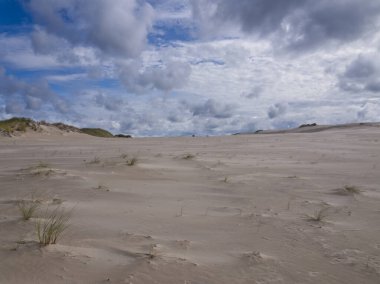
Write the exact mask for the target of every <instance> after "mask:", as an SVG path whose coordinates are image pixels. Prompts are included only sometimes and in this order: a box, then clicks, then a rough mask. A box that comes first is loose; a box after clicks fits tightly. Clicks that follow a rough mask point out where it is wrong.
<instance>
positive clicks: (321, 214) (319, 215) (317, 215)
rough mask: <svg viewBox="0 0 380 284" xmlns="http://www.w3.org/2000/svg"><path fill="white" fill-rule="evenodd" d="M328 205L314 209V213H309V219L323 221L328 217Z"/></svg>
mask: <svg viewBox="0 0 380 284" xmlns="http://www.w3.org/2000/svg"><path fill="white" fill-rule="evenodd" d="M328 209H329V208H328V207H324V208H320V209H317V210H315V211H314V215H308V216H307V220H308V221H312V222H322V221H323V220H324V219H325V218H326V217H327V210H328Z"/></svg>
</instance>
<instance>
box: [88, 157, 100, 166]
mask: <svg viewBox="0 0 380 284" xmlns="http://www.w3.org/2000/svg"><path fill="white" fill-rule="evenodd" d="M99 163H100V159H99V157H96V156H95V157H94V158H93V159H92V160H91V161H89V162H88V164H99Z"/></svg>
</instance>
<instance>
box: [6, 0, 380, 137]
mask: <svg viewBox="0 0 380 284" xmlns="http://www.w3.org/2000/svg"><path fill="white" fill-rule="evenodd" d="M14 116H18V117H20V116H22V117H30V118H33V119H36V120H46V121H50V122H58V121H59V122H64V123H68V124H72V125H75V126H78V127H101V128H104V129H107V130H109V131H111V132H112V133H114V134H116V133H124V134H132V135H134V136H182V135H192V134H195V135H224V134H231V133H236V132H250V131H256V130H259V129H279V128H291V127H297V126H299V125H300V124H304V123H314V122H315V123H317V124H337V123H351V122H364V121H365V122H378V121H380V1H379V0H318V1H315V0H286V1H284V0H237V1H231V0H91V1H88V0H0V119H7V118H10V117H14Z"/></svg>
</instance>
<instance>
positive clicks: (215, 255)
mask: <svg viewBox="0 0 380 284" xmlns="http://www.w3.org/2000/svg"><path fill="white" fill-rule="evenodd" d="M133 158H136V161H137V162H136V163H135V164H133V165H131V160H132V159H133ZM379 169H380V128H379V127H378V126H375V127H374V126H373V125H360V127H358V126H357V125H351V126H346V127H333V128H330V129H329V130H327V131H322V132H315V133H308V134H303V133H294V134H292V135H284V134H268V135H238V136H231V137H209V138H206V137H205V138H201V137H197V138H136V139H117V138H96V137H91V136H87V135H84V134H80V133H65V135H61V133H54V132H49V135H46V134H41V133H26V134H24V135H21V136H16V137H12V138H9V137H1V138H0V185H1V187H0V188H1V195H0V229H1V234H0V283H135V284H138V283H183V284H185V283H187V284H190V283H192V284H195V283H199V284H200V283H218V284H220V283H258V284H259V283H355V284H356V283H379V281H380V218H379V217H380V175H379ZM32 199H33V200H38V201H39V204H40V206H39V210H38V211H37V213H36V215H35V216H34V217H32V218H31V219H30V220H28V221H23V220H22V219H21V215H20V212H19V209H18V207H17V204H18V202H19V201H20V200H32ZM57 207H62V208H65V209H66V210H69V211H70V212H71V218H70V226H69V227H68V229H67V230H66V231H64V233H63V235H62V238H61V239H59V240H58V243H57V244H55V245H48V246H45V247H43V246H40V245H39V243H38V239H37V236H36V232H35V223H36V222H37V221H38V220H39V219H41V218H43V213H44V211H45V210H46V208H49V210H52V209H54V208H57ZM319 214H320V216H319Z"/></svg>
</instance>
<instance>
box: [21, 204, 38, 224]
mask: <svg viewBox="0 0 380 284" xmlns="http://www.w3.org/2000/svg"><path fill="white" fill-rule="evenodd" d="M39 206H40V203H39V202H37V201H25V200H21V201H20V202H18V203H17V207H18V209H19V210H20V213H21V216H22V219H23V220H24V221H28V220H29V219H30V218H32V217H34V216H35V213H36V211H37V210H38V207H39Z"/></svg>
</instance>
